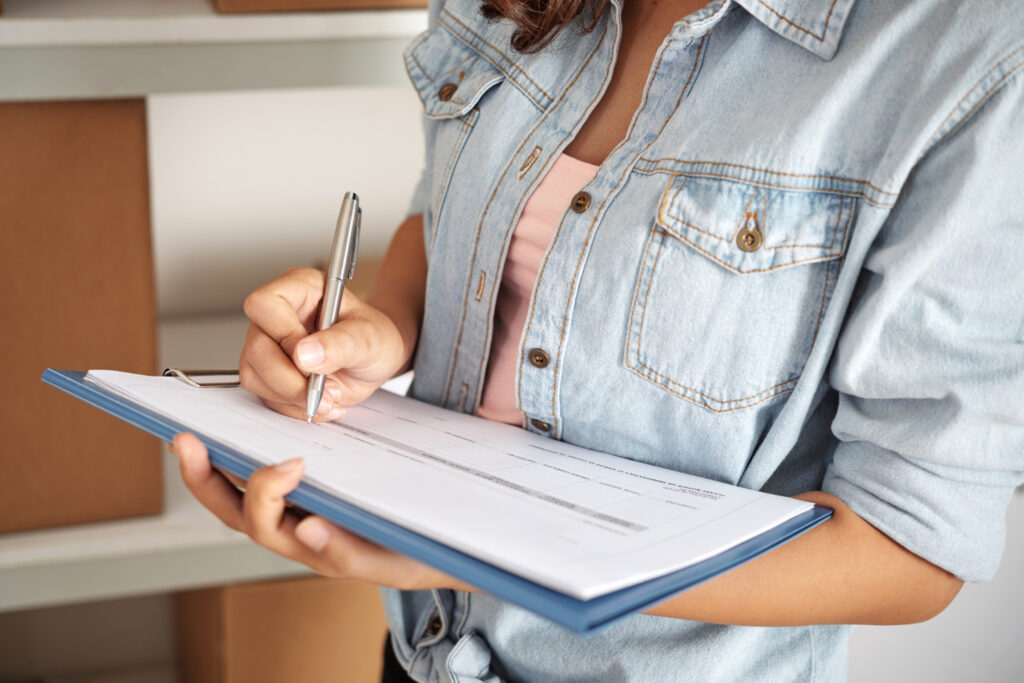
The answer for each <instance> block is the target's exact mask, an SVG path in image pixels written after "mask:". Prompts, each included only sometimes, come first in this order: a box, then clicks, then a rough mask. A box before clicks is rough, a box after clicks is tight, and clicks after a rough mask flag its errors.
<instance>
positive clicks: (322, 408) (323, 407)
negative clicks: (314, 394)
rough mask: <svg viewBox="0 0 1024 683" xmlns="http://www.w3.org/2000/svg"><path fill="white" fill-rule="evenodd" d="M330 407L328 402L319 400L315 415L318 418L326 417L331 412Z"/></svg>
mask: <svg viewBox="0 0 1024 683" xmlns="http://www.w3.org/2000/svg"><path fill="white" fill-rule="evenodd" d="M332 407H333V406H332V405H331V402H330V401H325V400H323V399H320V405H319V406H317V408H316V414H317V415H319V416H320V417H327V413H329V412H331V409H332Z"/></svg>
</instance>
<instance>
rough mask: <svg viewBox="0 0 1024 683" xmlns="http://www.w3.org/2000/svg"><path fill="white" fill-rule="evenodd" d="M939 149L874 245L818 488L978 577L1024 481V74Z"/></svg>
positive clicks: (855, 308) (839, 365)
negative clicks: (833, 445) (832, 447)
mask: <svg viewBox="0 0 1024 683" xmlns="http://www.w3.org/2000/svg"><path fill="white" fill-rule="evenodd" d="M967 116H968V117H969V118H967V119H965V121H964V122H963V125H959V126H958V127H956V128H955V129H954V131H953V132H952V133H951V134H949V135H947V136H946V137H945V138H944V139H942V140H940V141H939V142H938V143H937V144H936V145H935V146H934V147H933V148H932V149H931V151H930V152H929V153H928V154H927V155H926V156H925V157H924V158H923V159H922V161H921V162H920V163H919V164H918V167H917V168H916V169H915V171H914V173H913V174H912V176H911V177H910V179H909V180H908V181H907V183H906V185H905V187H904V191H903V192H902V193H901V196H900V200H899V203H898V204H897V206H896V207H895V208H894V209H893V212H892V214H891V215H890V218H889V220H888V221H887V223H886V225H885V226H884V227H883V230H882V232H881V234H880V235H879V237H878V239H877V240H876V243H875V245H874V246H873V247H872V252H871V254H870V255H869V257H868V259H867V261H866V263H865V269H864V272H863V273H862V276H861V280H860V282H859V284H858V290H857V294H856V296H855V297H854V300H853V303H852V305H851V310H850V313H849V316H848V318H847V323H846V325H845V327H844V330H843V333H842V335H841V338H840V340H839V344H838V346H837V349H836V354H835V358H834V362H833V364H832V367H831V370H830V381H831V384H832V386H833V387H834V388H835V389H836V390H837V391H838V392H839V407H838V411H837V414H836V417H835V420H834V422H833V425H832V430H833V433H834V434H835V436H836V437H837V438H838V440H839V445H838V447H837V450H836V452H835V456H834V459H833V461H832V463H831V465H830V466H829V469H828V471H827V473H826V477H825V481H824V483H823V486H822V488H823V489H824V490H825V491H827V492H829V493H832V494H834V495H836V496H837V497H839V498H840V499H842V500H843V502H845V503H846V504H847V505H849V506H850V507H851V508H852V509H853V510H854V511H855V512H856V513H857V514H859V515H861V516H862V517H863V518H864V519H866V520H867V521H868V522H869V523H871V524H872V525H874V526H875V527H876V528H878V529H879V530H880V531H882V532H883V533H885V534H886V535H888V536H889V537H891V538H892V539H893V540H895V541H896V542H897V543H899V544H901V545H902V546H903V547H905V548H907V549H908V550H910V551H911V552H913V553H915V554H917V555H919V556H920V557H922V558H924V559H926V560H928V561H930V562H932V563H933V564H935V565H938V566H940V567H942V568H944V569H946V570H947V571H949V572H951V573H953V574H955V575H956V576H958V577H959V578H961V579H963V580H967V581H981V580H987V579H989V578H991V577H992V575H993V574H994V573H995V571H996V568H997V567H998V565H999V559H1000V557H1001V555H1002V550H1003V545H1004V540H1005V513H1006V506H1007V504H1008V502H1009V500H1010V497H1011V496H1012V495H1013V489H1014V487H1015V486H1017V485H1018V484H1020V483H1021V481H1022V480H1024V188H1022V178H1024V74H1021V73H1018V74H1017V75H1016V76H1015V77H1014V78H1011V79H1007V80H1006V82H1005V83H1004V84H1003V85H1002V87H1001V88H1000V90H999V91H998V92H995V94H993V95H992V96H991V97H990V98H989V99H988V100H987V101H986V102H985V103H984V104H983V105H981V106H979V107H978V108H977V109H976V110H975V111H973V112H969V113H968V115H967Z"/></svg>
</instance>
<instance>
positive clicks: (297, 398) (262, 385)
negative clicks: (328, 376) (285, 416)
mask: <svg viewBox="0 0 1024 683" xmlns="http://www.w3.org/2000/svg"><path fill="white" fill-rule="evenodd" d="M238 366H239V367H238V373H239V379H240V381H241V382H242V386H243V387H245V388H246V389H247V390H249V391H251V392H252V393H254V394H256V395H257V396H259V397H260V398H263V399H266V400H270V401H276V402H278V403H294V404H296V405H298V404H299V403H300V402H301V401H302V400H304V397H305V392H306V384H307V381H308V380H307V378H306V377H305V376H304V375H303V374H302V373H301V372H300V371H299V370H298V369H297V368H296V367H295V364H294V363H293V362H292V359H291V357H290V356H288V354H286V353H285V352H284V351H283V350H282V349H281V346H280V345H278V343H277V342H276V341H275V340H274V339H273V338H271V337H270V336H269V335H268V334H267V333H266V332H264V331H263V330H261V329H260V328H259V327H257V326H256V325H255V324H252V325H250V326H249V332H248V333H247V334H246V339H245V346H244V347H243V349H242V356H241V358H240V359H239V361H238Z"/></svg>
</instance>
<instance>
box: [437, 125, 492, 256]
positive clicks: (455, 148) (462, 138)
mask: <svg viewBox="0 0 1024 683" xmlns="http://www.w3.org/2000/svg"><path fill="white" fill-rule="evenodd" d="M479 115H480V110H479V109H473V110H472V111H471V112H469V114H467V115H466V116H465V117H461V118H459V119H458V121H459V122H460V123H461V124H463V127H464V128H463V131H462V133H461V134H460V135H459V136H458V138H457V139H456V140H455V144H454V145H452V153H451V156H450V157H449V158H448V163H447V164H446V165H445V169H444V172H443V173H442V175H441V178H442V179H443V181H444V184H443V187H444V191H443V192H441V194H440V195H439V196H435V197H434V198H433V200H432V201H433V206H434V213H435V217H434V230H433V234H432V235H431V237H430V248H431V251H433V248H434V242H435V241H436V239H437V229H436V227H437V225H438V222H439V220H440V218H441V208H442V206H443V204H444V198H445V197H446V196H447V195H448V188H449V187H451V178H452V173H453V172H454V171H455V161H456V160H457V159H458V158H459V157H460V156H461V155H462V148H463V147H465V146H466V139H467V138H468V137H469V134H470V132H472V130H473V126H475V125H476V120H477V118H478V117H479Z"/></svg>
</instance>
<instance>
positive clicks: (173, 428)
mask: <svg viewBox="0 0 1024 683" xmlns="http://www.w3.org/2000/svg"><path fill="white" fill-rule="evenodd" d="M177 372H178V373H181V374H184V375H186V377H182V376H180V375H179V374H176V373H173V372H172V373H169V374H170V376H174V377H177V378H178V379H180V380H181V381H184V382H186V383H190V384H191V382H188V381H186V380H191V381H193V382H195V381H196V378H200V379H201V378H203V377H211V376H212V375H201V374H196V372H195V371H194V370H189V371H182V370H178V371H177ZM165 374H167V373H165ZM219 374H223V373H219ZM42 381H43V382H45V383H47V384H49V385H51V386H53V387H55V388H57V389H60V390H62V391H64V392H66V393H68V394H70V395H71V396H74V397H75V398H78V399H80V400H82V401H84V402H86V403H89V404H90V405H93V406H96V407H97V408H100V409H101V410H103V411H105V412H107V413H109V414H111V415H113V416H115V417H117V418H119V419H121V420H124V421H125V422H128V423H129V424H132V425H134V426H136V427H138V428H140V429H142V430H144V431H146V432H148V433H150V434H152V435H154V436H156V437H158V438H160V439H162V440H164V441H167V442H170V441H172V440H173V439H174V436H175V435H176V434H178V433H179V432H182V431H192V430H190V429H189V428H187V427H186V426H185V425H183V424H180V423H178V422H176V421H175V420H174V419H172V418H170V417H168V416H167V415H164V414H161V413H159V412H156V411H153V410H150V409H148V408H146V407H145V406H143V405H140V404H138V403H136V402H135V401H133V400H131V399H129V398H126V397H125V396H122V395H120V394H118V393H116V392H113V391H110V390H107V389H105V388H103V387H99V386H97V385H95V384H94V383H91V382H87V381H86V379H85V373H84V372H78V371H69V370H53V369H47V370H46V371H45V372H44V373H43V376H42ZM197 383H199V384H200V388H202V389H204V390H215V389H216V388H217V384H218V383H217V382H210V383H206V384H203V383H201V382H197ZM221 386H223V385H221ZM196 436H197V437H199V439H200V440H201V441H202V442H203V443H204V444H205V445H206V447H207V449H208V451H209V453H210V461H211V463H212V464H213V465H214V466H215V467H217V468H219V469H221V470H224V471H226V472H229V473H231V474H233V475H235V476H238V477H241V478H243V479H247V478H248V477H249V476H251V475H252V473H253V472H254V471H255V470H256V469H257V468H258V467H261V466H262V463H259V462H257V461H255V460H254V459H253V458H250V457H248V456H246V455H245V454H244V453H240V452H238V451H237V450H235V449H233V448H231V447H229V446H226V445H224V444H222V443H219V442H217V441H215V440H213V439H210V438H209V437H206V436H204V435H203V434H201V433H196ZM286 499H287V500H288V501H289V502H290V503H292V504H293V505H294V506H296V507H298V508H301V509H302V510H305V511H306V512H309V513H311V514H316V515H320V516H322V517H324V518H326V519H329V520H330V521H332V522H334V523H335V524H337V525H339V526H341V527H344V528H345V529H348V530H349V531H351V532H353V533H355V534H357V535H359V536H362V537H363V538H366V539H368V540H370V541H372V542H374V543H377V544H379V545H382V546H384V547H387V548H389V549H391V550H394V551H396V552H399V553H402V554H404V555H408V556H409V557H412V558H414V559H416V560H419V561H421V562H424V563H426V564H429V565H431V566H433V567H435V568H437V569H439V570H441V571H443V572H445V573H447V574H451V575H452V576H455V577H458V578H459V579H461V580H463V581H465V582H467V583H469V584H471V585H473V586H476V587H478V588H480V589H481V590H483V591H486V592H488V593H490V594H492V595H494V596H495V597H498V598H500V599H503V600H506V601H508V602H510V603H513V604H516V605H518V606H520V607H523V608H525V609H527V610H530V611H532V612H534V613H536V614H539V615H540V616H542V617H545V618H547V619H549V620H551V621H553V622H555V623H557V624H560V625H561V626H564V627H566V628H568V629H571V630H573V631H576V632H578V633H590V632H594V631H597V630H599V629H601V628H603V627H605V626H608V625H609V624H611V623H613V622H615V621H618V620H620V619H623V618H625V617H628V616H629V615H631V614H634V613H637V612H640V611H642V610H644V609H646V608H648V607H651V606H653V605H655V604H657V603H659V602H662V601H663V600H665V599H667V598H669V597H672V596H673V595H675V594H677V593H680V592H682V591H684V590H686V589H688V588H692V587H693V586H696V585H698V584H700V583H703V582H704V581H707V580H709V579H712V578H714V577H716V576H718V575H719V574H722V573H724V572H726V571H728V570H730V569H733V568H735V567H737V566H739V565H742V564H745V563H746V562H749V561H750V560H753V559H755V558H756V557H758V556H760V555H762V554H764V553H766V552H768V551H769V550H772V549H773V548H775V547H777V546H779V545H782V544H783V543H785V542H787V541H789V540H791V539H792V538H795V537H796V536H799V535H801V534H803V533H804V532H806V531H808V530H810V529H812V528H813V527H815V526H817V525H818V524H821V523H822V522H824V521H825V520H826V519H828V518H829V517H831V516H832V510H831V509H829V508H826V507H822V506H814V507H813V508H812V509H810V510H807V511H806V512H804V513H801V514H799V515H797V516H796V517H793V518H792V519H790V520H788V521H787V522H785V523H784V524H780V525H778V526H776V527H775V528H773V529H772V530H770V531H768V532H766V533H763V534H761V535H759V536H757V537H755V538H752V539H750V540H748V541H745V542H743V543H740V544H739V545H736V546H734V547H733V548H731V549H730V550H728V551H726V552H723V553H720V554H718V555H716V556H714V557H711V558H708V559H706V560H703V561H701V562H698V563H696V564H693V565H690V566H688V567H685V568H683V569H680V570H677V571H674V572H671V573H669V574H666V575H663V576H660V577H657V578H654V579H651V580H648V581H644V582H641V583H636V584H633V585H631V586H628V587H626V588H623V589H620V590H617V591H614V592H611V593H606V594H604V595H601V596H599V597H595V598H592V599H590V600H580V599H578V598H575V597H572V596H569V595H566V594H563V593H560V592H558V591H555V590H552V589H550V588H547V587H545V586H542V585H540V584H538V583H535V582H533V581H530V580H528V579H525V578H523V577H521V576H518V575H516V574H514V573H512V572H509V571H507V570H505V569H502V568H500V567H497V566H495V565H493V564H489V563H487V562H485V561H482V560H480V559H478V558H475V557H472V556H470V555H467V554H466V553H463V552H461V551H459V550H457V549H454V548H451V547H448V546H446V545H444V544H442V543H440V542H438V541H435V540H433V539H431V538H428V537H427V536H424V535H422V534H419V533H417V532H415V531H412V530H410V529H407V528H405V527H403V526H401V525H399V524H396V523H394V522H391V521H389V520H386V519H384V518H381V517H379V516H377V515H374V514H372V513H370V512H368V511H366V510H364V509H362V508H359V507H357V506H355V505H352V504H350V503H347V502H345V501H343V500H341V499H339V498H337V497H335V496H332V495H330V494H327V493H325V492H324V491H322V490H320V489H317V488H314V487H313V486H311V485H309V484H307V483H305V482H303V483H300V484H299V486H298V487H297V488H296V489H295V490H294V491H292V493H290V494H289V495H288V496H287V497H286Z"/></svg>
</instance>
